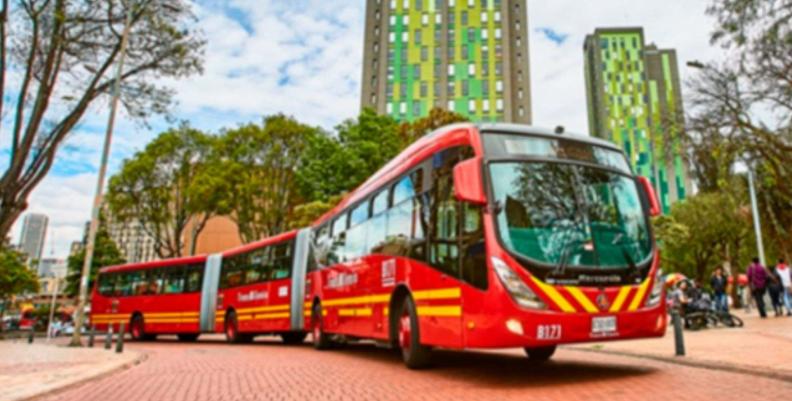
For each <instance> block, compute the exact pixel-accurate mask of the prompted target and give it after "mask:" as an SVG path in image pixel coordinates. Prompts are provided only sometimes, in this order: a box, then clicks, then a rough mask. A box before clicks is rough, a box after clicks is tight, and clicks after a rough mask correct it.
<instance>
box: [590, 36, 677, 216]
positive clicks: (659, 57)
mask: <svg viewBox="0 0 792 401" xmlns="http://www.w3.org/2000/svg"><path fill="white" fill-rule="evenodd" d="M583 49H584V60H585V75H586V92H587V98H588V115H589V131H590V132H591V135H594V136H598V137H601V138H604V139H607V140H609V141H611V142H614V143H617V144H620V145H621V146H622V148H623V149H624V151H625V153H627V157H628V158H629V160H630V163H631V165H632V167H633V169H634V170H635V171H636V173H638V174H640V175H642V176H645V177H648V178H650V179H651V181H652V183H653V185H654V187H655V191H656V192H657V195H658V197H659V199H660V203H661V205H662V207H663V211H664V212H668V210H669V208H670V206H671V204H673V203H674V202H676V201H677V200H680V199H684V198H685V197H686V196H687V195H688V194H689V193H690V191H691V187H690V179H689V175H688V168H687V165H686V164H685V161H684V158H683V157H682V148H681V145H680V133H681V132H682V129H683V128H684V117H683V116H684V112H683V109H682V98H681V94H682V91H681V87H680V79H679V69H678V67H677V59H676V52H675V51H674V50H665V49H662V50H661V49H658V48H657V47H656V46H654V45H645V42H644V34H643V29H642V28H601V29H597V30H595V31H594V33H593V34H591V35H588V36H587V37H586V41H585V44H584V47H583Z"/></svg>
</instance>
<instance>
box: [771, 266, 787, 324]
mask: <svg viewBox="0 0 792 401" xmlns="http://www.w3.org/2000/svg"><path fill="white" fill-rule="evenodd" d="M783 289H784V287H783V286H782V285H781V276H779V275H778V271H777V270H776V269H775V267H773V268H770V271H769V274H768V275H767V292H769V293H770V302H771V303H772V304H773V312H775V315H776V317H779V316H781V315H783V314H784V308H783V307H782V306H781V291H782V290H783Z"/></svg>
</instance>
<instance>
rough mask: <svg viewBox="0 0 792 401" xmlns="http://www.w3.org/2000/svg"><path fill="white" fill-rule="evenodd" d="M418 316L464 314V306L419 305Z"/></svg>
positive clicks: (456, 315)
mask: <svg viewBox="0 0 792 401" xmlns="http://www.w3.org/2000/svg"><path fill="white" fill-rule="evenodd" d="M416 309H417V312H418V316H420V317H430V316H431V317H458V316H462V307H461V306H459V305H453V306H418V307H417V308H416Z"/></svg>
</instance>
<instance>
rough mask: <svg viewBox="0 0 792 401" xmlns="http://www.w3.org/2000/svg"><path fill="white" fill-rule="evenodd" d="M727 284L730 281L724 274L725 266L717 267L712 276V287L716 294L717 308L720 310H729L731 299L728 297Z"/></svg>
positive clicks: (726, 311) (725, 311)
mask: <svg viewBox="0 0 792 401" xmlns="http://www.w3.org/2000/svg"><path fill="white" fill-rule="evenodd" d="M727 285H728V281H727V279H726V276H725V275H724V274H723V267H721V266H718V267H716V268H715V271H714V272H713V273H712V277H711V278H710V288H711V289H712V293H713V295H714V296H715V310H716V311H718V312H724V313H728V312H729V300H728V298H727V297H726V286H727Z"/></svg>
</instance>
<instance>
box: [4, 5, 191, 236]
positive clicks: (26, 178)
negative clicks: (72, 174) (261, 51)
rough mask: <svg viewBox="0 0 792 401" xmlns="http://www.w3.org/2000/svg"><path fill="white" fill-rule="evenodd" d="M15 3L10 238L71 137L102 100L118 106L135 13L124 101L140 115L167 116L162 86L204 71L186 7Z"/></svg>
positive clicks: (7, 62)
mask: <svg viewBox="0 0 792 401" xmlns="http://www.w3.org/2000/svg"><path fill="white" fill-rule="evenodd" d="M13 3H14V5H13V6H12V5H9V1H8V0H2V3H1V4H2V9H1V10H0V64H2V70H0V115H4V112H5V111H6V109H7V108H6V106H8V109H10V110H11V120H12V121H13V122H12V124H11V125H12V126H11V135H9V137H10V139H11V141H10V144H9V146H8V149H9V163H8V166H7V168H6V169H5V171H4V172H3V173H2V177H0V238H5V237H6V236H7V235H8V232H9V230H10V228H11V226H12V225H13V224H14V222H15V221H16V220H17V218H18V217H19V216H20V214H21V213H22V212H23V211H24V210H25V209H26V208H27V199H28V197H29V196H30V193H31V192H32V191H33V189H34V188H35V187H36V186H37V185H38V184H39V182H41V180H42V179H43V178H44V176H45V175H46V174H47V172H48V171H49V169H50V168H51V167H52V163H53V162H54V160H55V156H56V151H57V149H58V148H59V147H60V145H61V144H62V143H63V141H64V140H65V138H66V137H67V136H68V134H69V133H70V132H71V131H72V129H73V128H74V127H75V126H76V125H77V124H79V123H80V121H81V120H82V118H83V116H84V115H85V113H86V112H87V111H88V110H89V108H90V107H91V106H92V105H94V104H95V103H96V101H97V100H98V99H105V98H107V97H109V96H108V95H109V93H110V91H111V88H112V82H113V79H112V78H113V77H112V76H111V75H112V72H113V71H114V67H115V64H116V63H117V62H118V59H119V50H120V47H121V35H120V32H121V31H122V27H123V25H124V21H125V17H126V14H127V7H132V13H131V25H130V26H131V35H130V40H129V43H128V47H127V56H126V61H125V72H124V74H123V76H122V84H121V101H122V104H123V105H124V107H125V108H126V110H127V112H128V113H129V114H130V115H131V116H133V117H135V118H140V119H145V118H146V117H147V116H150V115H152V114H156V113H163V112H165V111H166V110H167V109H168V106H169V103H170V100H171V97H172V96H171V95H172V92H171V91H170V90H169V89H167V88H165V87H162V86H159V85H157V84H156V79H157V78H161V77H164V78H178V77H184V76H188V75H191V74H194V73H198V72H201V70H202V51H203V48H204V41H203V39H201V38H200V35H199V34H198V33H197V32H196V31H195V30H193V29H191V28H190V27H189V25H190V24H189V23H190V22H191V21H193V20H194V17H193V15H192V13H191V11H190V6H189V3H188V2H186V1H184V0H167V1H166V0H123V1H122V0H106V1H87V0H82V1H66V0H17V1H14V2H13ZM9 82H11V83H15V84H16V83H18V85H19V86H18V87H15V88H9V87H7V86H6V84H7V83H9ZM5 103H8V105H6V104H5Z"/></svg>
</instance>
